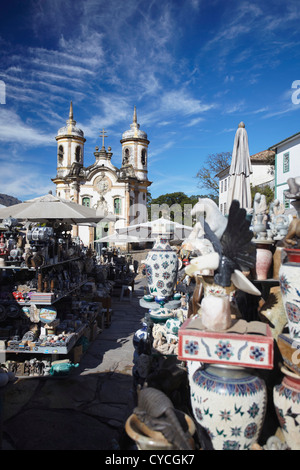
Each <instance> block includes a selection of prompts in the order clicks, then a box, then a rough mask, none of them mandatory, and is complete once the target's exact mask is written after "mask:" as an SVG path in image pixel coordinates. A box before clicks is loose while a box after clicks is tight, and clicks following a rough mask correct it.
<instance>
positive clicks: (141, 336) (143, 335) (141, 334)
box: [133, 322, 148, 349]
mask: <svg viewBox="0 0 300 470" xmlns="http://www.w3.org/2000/svg"><path fill="white" fill-rule="evenodd" d="M147 328H148V326H147V323H146V322H143V326H142V328H140V329H138V330H137V331H136V332H135V334H134V336H133V346H134V348H135V349H138V347H139V344H140V342H141V341H146V339H147V336H148V333H147Z"/></svg>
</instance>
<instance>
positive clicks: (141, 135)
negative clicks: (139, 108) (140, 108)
mask: <svg viewBox="0 0 300 470" xmlns="http://www.w3.org/2000/svg"><path fill="white" fill-rule="evenodd" d="M132 138H134V139H145V140H147V134H146V132H144V131H141V130H140V125H139V124H138V122H137V116H136V106H135V107H134V112H133V122H132V124H130V129H129V130H128V131H125V132H124V133H123V135H122V140H130V139H132Z"/></svg>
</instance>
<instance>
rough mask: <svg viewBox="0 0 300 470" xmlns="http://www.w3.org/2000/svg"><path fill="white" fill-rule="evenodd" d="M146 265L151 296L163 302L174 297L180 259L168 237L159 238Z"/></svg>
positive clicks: (149, 254)
mask: <svg viewBox="0 0 300 470" xmlns="http://www.w3.org/2000/svg"><path fill="white" fill-rule="evenodd" d="M145 264H146V277H147V283H148V289H149V292H150V294H152V295H154V296H155V297H159V298H161V299H162V300H163V299H165V300H167V299H169V298H170V297H171V296H173V294H174V288H175V284H176V280H177V272H178V258H177V255H176V253H175V252H174V251H173V250H172V248H171V246H170V244H169V240H168V238H167V237H165V236H161V235H159V236H158V237H157V239H156V242H155V244H154V246H153V248H152V250H151V251H150V252H149V253H148V256H147V258H146V263H145Z"/></svg>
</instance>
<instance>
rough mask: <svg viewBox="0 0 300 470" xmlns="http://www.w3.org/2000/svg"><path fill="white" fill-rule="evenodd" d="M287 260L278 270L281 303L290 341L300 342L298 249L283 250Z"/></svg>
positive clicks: (299, 263)
mask: <svg viewBox="0 0 300 470" xmlns="http://www.w3.org/2000/svg"><path fill="white" fill-rule="evenodd" d="M283 251H284V252H285V253H286V255H287V258H286V259H285V260H284V261H283V263H282V264H281V266H280V269H279V283H280V289H281V295H282V301H283V305H284V309H285V313H286V316H287V322H288V327H289V333H290V337H291V338H292V340H294V341H296V342H300V281H299V277H300V249H298V248H296V249H295V248H284V250H283Z"/></svg>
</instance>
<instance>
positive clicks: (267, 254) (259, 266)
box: [256, 248, 273, 281]
mask: <svg viewBox="0 0 300 470" xmlns="http://www.w3.org/2000/svg"><path fill="white" fill-rule="evenodd" d="M272 259H273V255H272V252H271V250H268V249H267V248H257V249H256V279H257V280H259V281H265V280H266V279H267V278H268V272H269V269H270V267H271V264H272Z"/></svg>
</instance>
